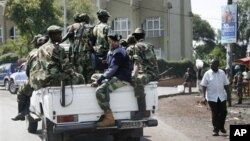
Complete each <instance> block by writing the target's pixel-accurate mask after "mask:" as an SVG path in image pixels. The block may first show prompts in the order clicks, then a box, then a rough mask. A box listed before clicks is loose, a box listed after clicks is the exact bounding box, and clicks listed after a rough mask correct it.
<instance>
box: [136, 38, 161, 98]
mask: <svg viewBox="0 0 250 141" xmlns="http://www.w3.org/2000/svg"><path fill="white" fill-rule="evenodd" d="M133 59H134V63H136V64H138V66H139V74H138V75H137V77H136V78H133V79H134V83H133V86H134V89H135V96H136V97H144V96H145V93H144V85H146V84H148V83H149V82H150V81H153V80H155V79H156V78H157V76H158V65H157V60H156V56H155V53H154V47H153V45H151V44H148V43H145V42H144V41H143V40H139V42H138V43H136V45H135V54H134V56H133Z"/></svg>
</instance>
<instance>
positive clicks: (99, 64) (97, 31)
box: [93, 9, 110, 72]
mask: <svg viewBox="0 0 250 141" xmlns="http://www.w3.org/2000/svg"><path fill="white" fill-rule="evenodd" d="M97 17H98V20H99V23H98V24H97V25H95V27H94V29H93V37H94V51H95V55H96V70H97V71H100V72H104V69H106V68H107V64H106V57H107V53H108V51H109V42H108V33H109V32H110V31H109V30H110V26H109V25H108V19H109V17H110V14H109V12H108V11H107V10H104V9H100V10H99V11H98V12H97Z"/></svg>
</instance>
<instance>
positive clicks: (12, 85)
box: [9, 80, 17, 94]
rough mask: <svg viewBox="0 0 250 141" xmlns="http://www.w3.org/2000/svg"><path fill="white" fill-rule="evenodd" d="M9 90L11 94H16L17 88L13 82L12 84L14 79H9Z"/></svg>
mask: <svg viewBox="0 0 250 141" xmlns="http://www.w3.org/2000/svg"><path fill="white" fill-rule="evenodd" d="M9 91H10V93H12V94H16V93H17V88H16V87H15V84H14V81H13V80H12V81H10V84H9Z"/></svg>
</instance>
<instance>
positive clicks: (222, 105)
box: [208, 98, 227, 132]
mask: <svg viewBox="0 0 250 141" xmlns="http://www.w3.org/2000/svg"><path fill="white" fill-rule="evenodd" d="M208 104H209V106H210V108H211V111H212V123H213V126H214V131H215V132H218V131H219V130H220V129H224V125H225V120H226V116H227V104H226V100H225V101H223V102H221V101H220V99H219V98H218V100H217V102H213V101H208Z"/></svg>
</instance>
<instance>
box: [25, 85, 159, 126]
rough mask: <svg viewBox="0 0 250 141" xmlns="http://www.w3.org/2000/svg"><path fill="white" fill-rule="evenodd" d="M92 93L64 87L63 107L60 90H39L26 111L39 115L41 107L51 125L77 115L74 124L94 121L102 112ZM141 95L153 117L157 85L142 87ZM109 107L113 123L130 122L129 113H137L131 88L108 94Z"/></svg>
mask: <svg viewBox="0 0 250 141" xmlns="http://www.w3.org/2000/svg"><path fill="white" fill-rule="evenodd" d="M95 91H96V88H93V87H91V86H90V85H73V86H65V95H66V96H65V107H64V106H62V104H61V102H62V94H61V93H62V92H61V88H60V87H47V88H42V89H40V90H37V91H34V92H33V95H32V97H31V106H30V111H31V112H33V113H36V114H40V113H41V111H39V109H41V108H40V106H41V105H42V108H43V111H44V113H43V114H44V115H45V116H46V117H47V118H48V119H49V120H51V121H52V122H54V123H57V116H60V115H77V116H78V122H91V121H98V120H99V118H100V116H101V115H102V114H103V111H102V110H101V109H100V107H99V105H98V103H97V100H96V95H95ZM145 93H146V105H147V110H149V111H150V112H151V116H153V115H154V113H155V110H157V108H158V95H157V82H151V83H149V84H148V85H146V86H145ZM110 107H111V109H112V111H113V114H114V118H115V119H116V120H120V119H122V120H123V119H131V112H133V111H137V110H138V106H137V100H136V98H135V96H134V90H133V87H132V86H125V87H122V88H119V89H117V90H115V91H114V92H112V93H110Z"/></svg>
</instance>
